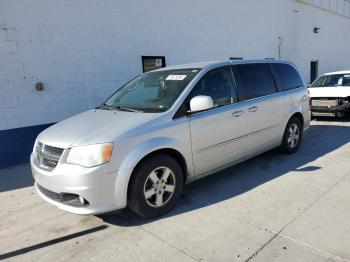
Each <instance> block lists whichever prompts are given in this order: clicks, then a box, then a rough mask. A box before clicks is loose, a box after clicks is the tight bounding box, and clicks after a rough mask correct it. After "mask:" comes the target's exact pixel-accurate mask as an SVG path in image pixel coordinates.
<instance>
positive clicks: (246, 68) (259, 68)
mask: <svg viewBox="0 0 350 262" xmlns="http://www.w3.org/2000/svg"><path fill="white" fill-rule="evenodd" d="M237 72H238V74H239V78H240V80H241V82H242V84H243V88H244V94H245V99H253V98H257V97H261V96H266V95H271V94H274V93H276V84H275V80H274V78H273V76H272V72H271V69H270V65H269V64H246V65H237Z"/></svg>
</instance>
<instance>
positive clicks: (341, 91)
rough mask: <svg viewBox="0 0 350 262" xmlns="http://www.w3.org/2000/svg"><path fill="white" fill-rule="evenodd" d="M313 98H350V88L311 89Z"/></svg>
mask: <svg viewBox="0 0 350 262" xmlns="http://www.w3.org/2000/svg"><path fill="white" fill-rule="evenodd" d="M309 91H310V96H311V97H349V96H350V86H333V87H315V88H309Z"/></svg>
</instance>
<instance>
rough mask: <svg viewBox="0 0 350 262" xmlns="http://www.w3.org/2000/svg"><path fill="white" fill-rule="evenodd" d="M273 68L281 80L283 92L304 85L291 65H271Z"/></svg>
mask: <svg viewBox="0 0 350 262" xmlns="http://www.w3.org/2000/svg"><path fill="white" fill-rule="evenodd" d="M271 66H272V68H273V69H274V72H275V73H276V74H277V76H278V79H279V80H280V85H281V89H282V91H286V90H290V89H294V88H298V87H302V86H303V85H304V84H303V80H302V79H301V77H300V75H299V73H298V72H297V70H295V68H294V67H292V66H291V65H288V64H278V63H276V64H271Z"/></svg>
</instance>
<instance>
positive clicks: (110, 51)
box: [0, 0, 350, 130]
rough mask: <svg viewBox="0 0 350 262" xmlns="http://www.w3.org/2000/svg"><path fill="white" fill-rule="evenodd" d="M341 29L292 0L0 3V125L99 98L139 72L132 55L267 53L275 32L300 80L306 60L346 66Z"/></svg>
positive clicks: (347, 23)
mask: <svg viewBox="0 0 350 262" xmlns="http://www.w3.org/2000/svg"><path fill="white" fill-rule="evenodd" d="M327 1H330V2H331V5H330V8H331V9H332V8H333V9H334V6H333V5H334V3H333V2H332V1H334V0H327ZM338 1H348V0H338ZM309 2H310V1H309ZM321 4H322V3H321ZM316 5H317V4H316ZM339 8H340V7H339ZM314 26H317V27H320V28H321V31H320V33H319V34H314V33H313V28H314ZM349 28H350V19H348V18H346V17H344V16H340V15H336V14H334V13H331V12H327V11H324V10H321V9H320V8H315V7H314V6H311V5H307V4H303V3H301V1H297V0H235V1H232V0H220V1H207V0H206V1H203V0H177V1H170V0H148V1H139V0H138V1H137V0H128V1H124V0H104V1H98V0H26V1H18V0H17V1H16V0H0V130H4V129H11V128H17V127H23V126H30V125H39V124H45V123H50V122H56V121H60V120H62V119H64V118H66V117H69V116H71V115H74V114H77V113H79V112H81V111H84V110H86V109H88V108H91V107H94V106H96V105H98V104H100V103H101V102H102V101H103V100H104V99H105V98H106V97H108V96H109V95H110V94H111V93H112V92H113V91H114V90H115V89H116V88H117V87H118V86H120V85H121V84H122V83H124V82H126V81H127V80H128V79H130V78H131V77H133V76H135V75H137V74H139V73H141V71H142V65H141V56H142V55H164V56H166V62H167V65H172V64H179V63H186V62H195V61H205V60H222V59H228V58H229V57H232V56H236V57H244V58H247V59H250V58H266V57H276V58H277V57H278V43H279V40H278V37H279V36H281V37H283V38H284V42H283V46H282V56H283V58H284V59H289V60H292V61H294V62H295V63H296V64H297V65H298V66H299V67H300V69H301V70H302V72H303V76H304V77H305V79H306V80H307V81H308V79H309V70H310V69H309V67H310V61H311V60H313V59H316V60H319V63H320V73H323V72H326V71H331V70H338V69H345V68H350V62H349V61H350V49H349V47H348V46H349V44H350V34H349V33H348V32H349ZM39 81H40V82H43V83H44V85H45V90H44V91H42V92H37V91H36V90H35V83H36V82H39Z"/></svg>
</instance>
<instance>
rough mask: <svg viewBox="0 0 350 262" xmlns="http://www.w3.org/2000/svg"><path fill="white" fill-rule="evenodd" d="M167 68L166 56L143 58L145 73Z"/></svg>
mask: <svg viewBox="0 0 350 262" xmlns="http://www.w3.org/2000/svg"><path fill="white" fill-rule="evenodd" d="M161 67H165V56H142V70H143V72H144V73H146V72H149V71H153V70H155V69H158V68H161Z"/></svg>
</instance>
